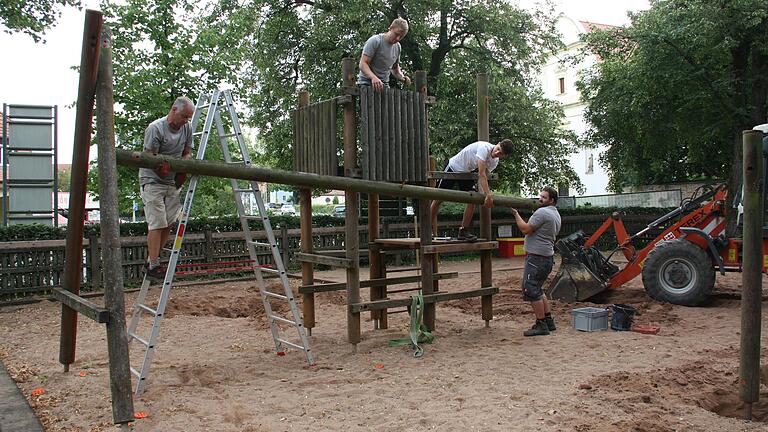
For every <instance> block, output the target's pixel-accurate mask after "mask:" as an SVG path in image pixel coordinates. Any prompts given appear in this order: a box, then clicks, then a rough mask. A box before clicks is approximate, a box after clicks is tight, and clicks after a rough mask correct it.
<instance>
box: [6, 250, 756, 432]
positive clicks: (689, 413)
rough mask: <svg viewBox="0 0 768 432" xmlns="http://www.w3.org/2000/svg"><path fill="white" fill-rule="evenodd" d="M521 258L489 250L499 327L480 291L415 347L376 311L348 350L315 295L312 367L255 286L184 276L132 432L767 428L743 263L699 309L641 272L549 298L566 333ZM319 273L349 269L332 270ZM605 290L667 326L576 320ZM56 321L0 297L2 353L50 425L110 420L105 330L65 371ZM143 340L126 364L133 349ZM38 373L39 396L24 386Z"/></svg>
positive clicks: (446, 311) (88, 336) (341, 314)
mask: <svg viewBox="0 0 768 432" xmlns="http://www.w3.org/2000/svg"><path fill="white" fill-rule="evenodd" d="M520 265H521V262H520V261H519V260H495V261H494V284H495V285H496V286H499V287H500V288H501V289H502V293H501V294H500V295H499V296H496V297H495V301H494V314H495V318H494V320H493V321H492V322H491V327H490V328H485V327H484V325H483V324H484V323H483V321H482V320H481V319H480V301H479V299H469V300H461V301H453V302H449V303H447V304H441V305H440V306H438V320H437V330H436V332H435V336H436V338H435V342H434V343H433V344H431V345H427V346H426V353H425V355H424V357H423V358H420V359H417V358H414V357H413V356H412V351H411V350H410V349H409V348H408V347H388V345H387V341H388V340H389V339H393V338H401V337H405V335H406V334H407V325H408V324H407V318H408V317H407V315H406V314H394V315H390V328H389V329H388V330H373V327H372V324H371V322H370V321H369V319H368V315H367V314H366V315H365V319H364V321H363V342H362V343H361V344H360V345H359V346H358V350H357V353H352V350H351V345H349V344H347V343H346V342H345V338H346V325H345V309H344V307H343V306H342V305H343V302H344V301H343V296H342V295H341V294H340V293H329V294H320V295H318V297H317V327H316V328H315V329H314V331H313V336H312V338H311V340H312V344H313V350H314V352H315V355H316V356H317V365H316V366H314V367H309V366H308V365H307V363H306V361H305V358H304V357H303V355H302V354H301V353H299V352H295V351H292V352H289V353H288V355H286V356H285V357H277V356H276V355H275V353H274V345H273V342H272V339H271V336H270V333H269V331H268V329H267V326H266V323H265V321H264V313H263V307H262V305H261V302H260V300H259V299H258V289H257V288H256V287H255V283H253V282H237V283H229V284H224V285H218V286H211V285H205V286H196V287H186V288H182V287H179V288H176V289H175V290H174V291H173V293H172V299H171V301H170V303H169V307H168V313H167V318H166V319H165V320H164V321H163V326H162V332H161V341H160V344H159V346H158V349H157V354H156V356H155V361H154V363H153V365H152V373H151V376H150V382H149V388H148V390H147V391H146V392H145V393H144V394H143V395H142V396H141V397H139V398H138V399H136V401H135V405H136V411H144V412H146V413H148V417H147V418H145V419H143V420H137V421H136V422H135V423H133V429H134V430H136V431H189V432H195V431H251V432H255V431H288V430H308V429H309V430H318V431H337V430H373V431H389V430H398V431H399V430H402V431H416V430H419V431H421V430H459V431H470V430H482V431H510V430H513V431H518V430H519V431H534V430H537V431H595V432H602V431H756V430H768V424H766V423H765V422H767V421H768V399H766V397H767V396H768V388H766V387H762V390H763V392H764V393H763V395H762V399H761V402H760V403H758V404H756V405H755V407H754V413H755V415H756V417H757V418H759V420H760V421H755V422H745V421H743V420H740V419H738V418H733V417H732V416H739V415H740V413H741V412H740V406H739V402H738V390H737V379H738V366H739V357H738V349H739V326H740V311H739V298H738V294H737V293H738V289H739V283H740V275H738V274H733V275H728V276H726V277H719V276H718V282H717V286H716V289H717V290H718V291H719V292H720V294H718V295H716V296H715V297H714V298H713V300H712V301H711V302H710V304H708V305H707V306H706V307H702V308H686V307H681V306H674V305H669V304H661V303H658V302H655V301H653V300H651V299H650V298H648V297H647V296H646V295H645V292H644V291H643V289H642V285H641V282H640V280H639V278H638V279H637V280H635V281H633V283H631V284H630V285H628V286H626V287H623V288H621V289H619V290H616V291H614V292H613V293H611V294H610V295H607V296H604V298H602V299H600V301H601V304H593V303H579V304H569V305H566V304H557V303H556V304H555V305H554V314H555V317H556V319H557V322H558V326H559V327H558V330H557V331H556V332H554V333H553V334H552V335H550V336H546V337H537V338H524V337H523V336H522V331H523V330H524V329H526V328H527V327H529V326H530V324H531V323H532V314H531V312H530V310H529V306H528V304H526V303H524V302H522V300H521V299H520V295H519V285H520V283H519V282H520V276H521V271H519V270H515V268H519V267H520ZM478 269H479V263H478V262H477V261H473V262H444V263H442V265H441V271H447V270H453V271H459V272H463V273H462V274H461V276H460V277H459V278H458V279H452V280H449V281H444V282H442V283H441V290H446V291H450V290H459V289H469V288H476V287H479V274H478V273H476V270H478ZM473 271H475V272H473ZM361 273H362V274H367V270H364V271H362V272H361ZM317 275H318V276H319V277H326V278H335V279H337V280H343V277H342V276H341V275H342V273H340V272H324V273H318V274H317ZM764 280H765V279H764ZM296 285H298V283H296ZM152 292H153V293H154V295H155V297H156V295H157V292H158V291H157V290H156V289H155V290H153V291H152ZM766 294H768V292H766ZM134 296H135V294H133V295H129V296H128V299H127V304H128V306H130V305H131V304H132V302H133V298H134ZM612 303H625V304H631V305H633V306H635V307H637V308H638V311H639V315H638V316H637V317H636V319H635V322H636V323H639V324H655V325H659V326H660V327H661V332H660V333H659V334H658V335H644V334H639V333H634V332H614V331H610V330H608V331H603V332H592V333H586V332H579V331H576V330H573V329H572V328H570V311H571V309H573V308H574V307H582V306H588V305H589V306H595V305H597V306H604V305H606V304H612ZM59 320H60V306H59V305H58V304H55V303H50V302H44V303H40V304H35V305H29V306H23V307H14V308H4V309H0V358H1V359H2V360H3V362H4V363H5V364H6V365H7V367H8V370H9V372H10V373H11V375H12V376H13V378H14V379H15V380H16V381H17V382H18V385H19V387H20V388H21V389H22V391H23V393H24V394H25V395H28V398H29V400H30V403H31V404H32V406H33V408H34V409H35V411H36V412H37V413H38V415H39V416H40V418H41V420H42V421H43V423H44V425H45V426H46V430H49V431H101V430H116V429H115V427H114V426H112V425H111V408H110V402H109V385H108V378H109V376H108V369H107V354H106V339H105V332H104V329H103V328H102V327H100V326H99V325H98V324H95V323H93V322H91V321H90V320H88V319H85V318H80V324H79V342H78V353H77V362H76V363H75V364H74V365H73V366H72V369H71V372H70V373H66V374H65V373H63V372H62V367H61V365H59V364H58V362H57V359H58V340H59V329H58V327H59ZM765 330H766V326H765V325H764V327H763V332H765ZM134 347H135V346H134ZM135 351H136V352H134V353H133V358H134V364H136V360H137V359H138V356H139V354H140V351H141V350H138V349H136V350H135ZM763 352H764V355H765V354H768V350H764V351H763ZM377 366H378V367H377ZM38 387H43V388H44V389H45V390H46V392H45V393H44V394H43V395H40V396H31V392H32V390H33V389H35V388H38ZM729 416H731V417H729Z"/></svg>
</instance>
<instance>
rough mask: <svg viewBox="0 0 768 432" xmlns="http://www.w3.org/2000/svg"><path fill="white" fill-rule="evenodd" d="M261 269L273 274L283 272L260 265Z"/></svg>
mask: <svg viewBox="0 0 768 432" xmlns="http://www.w3.org/2000/svg"><path fill="white" fill-rule="evenodd" d="M259 270H261V271H263V272H264V273H271V274H281V273H282V272H281V271H280V270H275V269H271V268H268V267H259Z"/></svg>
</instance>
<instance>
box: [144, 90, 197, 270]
mask: <svg viewBox="0 0 768 432" xmlns="http://www.w3.org/2000/svg"><path fill="white" fill-rule="evenodd" d="M194 112H195V104H194V102H192V100H191V99H189V98H187V97H183V96H182V97H179V98H176V101H174V103H173V106H172V107H171V110H170V112H169V113H168V115H167V116H165V117H161V118H159V119H157V120H155V121H153V122H152V123H150V125H149V126H148V127H147V130H146V131H145V132H144V151H145V152H148V153H151V154H153V155H158V154H159V155H163V156H171V157H177V158H178V157H182V158H188V157H189V155H190V154H191V153H192V127H191V126H190V124H189V120H190V119H191V118H192V115H193V114H194ZM185 179H186V175H185V174H183V173H178V174H177V173H174V172H173V171H171V170H170V167H169V166H168V165H167V164H164V165H163V166H161V167H160V168H158V169H154V170H153V169H149V168H140V169H139V184H140V185H141V200H142V201H143V202H144V215H145V216H146V219H147V249H148V257H147V264H146V266H147V267H146V272H147V276H148V277H149V278H151V279H155V280H162V279H163V278H164V277H165V268H163V267H161V266H160V249H161V248H162V246H163V245H164V244H165V243H166V242H167V241H168V238H169V237H170V227H171V226H172V225H173V224H174V223H175V222H176V221H177V220H178V218H179V212H180V211H181V202H180V201H179V189H181V186H182V185H183V184H184V180H185Z"/></svg>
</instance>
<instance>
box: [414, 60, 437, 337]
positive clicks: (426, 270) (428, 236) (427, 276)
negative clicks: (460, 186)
mask: <svg viewBox="0 0 768 432" xmlns="http://www.w3.org/2000/svg"><path fill="white" fill-rule="evenodd" d="M414 83H415V84H416V91H417V92H419V93H421V94H422V105H421V107H420V109H422V110H424V111H426V98H427V72H426V71H416V73H415V74H414ZM422 122H423V123H422V124H421V125H419V126H420V127H419V129H420V130H421V131H422V133H423V134H424V136H422V137H421V138H420V141H421V142H423V143H424V146H426V149H424V151H423V152H422V154H424V155H426V154H429V144H428V142H427V131H426V129H427V119H426V116H424V117H423V120H422ZM422 162H423V163H424V166H419V167H417V169H418V170H421V171H426V170H428V169H429V165H428V164H429V162H428V161H427V160H424V161H422ZM429 208H430V200H428V199H419V200H418V215H419V241H420V246H421V247H420V248H419V250H418V251H417V252H416V253H418V254H419V261H420V264H421V289H422V292H423V293H424V295H427V294H432V293H433V292H434V290H435V285H434V284H433V282H434V281H433V277H432V269H433V266H432V256H425V255H424V253H423V252H422V251H423V250H424V247H425V246H429V245H431V244H432V217H431V215H430V210H429ZM436 315H437V312H436V308H435V303H428V304H426V305H424V325H426V326H427V328H428V329H429V330H434V329H435V318H436Z"/></svg>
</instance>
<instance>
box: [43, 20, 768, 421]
mask: <svg viewBox="0 0 768 432" xmlns="http://www.w3.org/2000/svg"><path fill="white" fill-rule="evenodd" d="M110 46H111V36H110V32H109V29H108V28H103V21H102V14H101V13H100V12H96V11H92V10H87V11H86V14H85V28H84V36H83V45H82V58H81V65H80V82H79V92H78V100H77V116H76V125H75V140H74V149H73V163H72V178H71V182H72V183H71V198H70V208H69V214H70V217H69V220H70V223H69V226H68V230H67V246H66V248H67V254H66V265H65V274H64V278H63V286H64V287H63V288H61V289H54V294H53V297H54V298H55V299H56V300H58V301H60V302H61V303H62V316H61V339H60V354H59V362H60V363H61V364H63V365H64V370H65V371H68V370H69V366H70V365H71V364H72V363H73V362H74V360H75V348H76V342H77V318H78V314H83V315H84V316H87V317H88V318H91V319H92V320H94V321H96V322H98V323H103V324H106V332H107V348H108V354H109V373H110V389H111V396H112V397H111V401H112V411H113V421H114V423H115V424H118V425H121V426H122V427H124V428H125V427H127V424H128V423H129V422H132V421H134V410H133V394H132V386H131V372H130V364H129V352H128V338H127V334H126V321H125V308H124V292H123V280H122V271H120V270H119V269H120V266H121V256H120V245H119V241H120V240H119V215H118V211H117V209H118V205H117V203H118V200H117V164H120V165H124V166H131V167H148V168H156V167H157V166H158V165H159V164H161V163H167V164H168V165H169V166H170V168H171V169H172V170H173V171H177V172H186V173H190V174H197V175H211V176H219V177H227V178H236V179H243V180H255V181H269V182H277V183H283V184H291V185H295V186H298V187H300V188H301V191H300V199H301V230H302V242H301V244H302V252H301V254H300V255H299V259H300V261H301V262H302V285H301V287H300V293H301V294H302V295H303V308H304V309H303V314H304V321H305V325H306V327H307V328H308V329H312V328H314V327H315V326H316V322H315V304H314V294H315V293H318V292H327V291H336V290H346V309H347V340H348V342H349V343H351V344H352V345H353V349H354V347H356V345H357V344H358V343H359V342H360V340H361V313H363V312H368V311H370V312H371V314H372V318H373V319H372V321H373V325H374V328H375V329H384V328H387V326H388V320H387V314H388V310H389V309H392V308H395V307H401V306H405V305H407V304H409V303H410V298H408V297H401V298H390V295H393V294H398V293H406V292H408V291H412V290H413V289H399V290H398V289H392V290H390V289H389V287H391V286H394V285H398V284H403V283H414V282H418V283H420V289H421V290H422V291H423V293H424V300H425V303H426V306H425V314H424V322H425V324H426V326H427V327H428V328H429V329H430V330H431V329H434V328H435V318H436V308H435V305H436V303H437V302H441V301H446V300H452V299H461V298H471V297H480V299H481V305H482V312H481V314H482V319H483V320H484V321H485V323H486V326H487V325H488V323H489V321H490V320H491V319H492V317H493V295H494V294H496V293H498V288H497V287H493V286H492V267H491V254H492V251H493V249H495V248H496V247H497V243H496V242H495V241H493V240H492V239H491V238H490V237H491V223H490V222H491V218H490V210H489V209H487V208H481V209H480V236H479V237H480V238H479V239H478V241H477V242H474V243H463V242H455V241H435V240H433V238H432V228H433V227H432V226H431V218H430V217H429V203H430V200H432V199H438V200H441V201H454V202H463V203H473V204H481V203H483V201H484V199H485V197H484V195H483V194H480V193H474V192H460V191H448V190H438V189H435V188H433V187H429V186H430V181H431V180H434V179H436V178H440V176H441V175H442V176H447V175H446V174H441V173H437V172H435V171H434V167H431V166H430V162H429V133H428V114H429V112H428V106H429V102H430V98H429V97H428V96H427V77H426V73H425V72H423V71H420V72H417V73H416V76H415V78H416V80H415V83H416V91H415V92H409V91H399V90H391V89H390V90H386V91H384V92H380V93H374V92H371V91H369V90H370V89H365V88H364V89H360V88H358V87H356V86H355V85H354V77H355V65H354V60H352V59H344V60H343V62H342V73H343V86H342V93H343V94H342V95H341V96H339V97H337V98H334V99H332V100H330V101H322V102H319V103H317V104H312V105H310V103H309V95H308V94H307V93H304V92H302V93H300V94H299V104H298V105H299V106H298V109H297V110H296V112H295V113H294V146H295V147H294V152H295V161H294V162H295V165H294V168H295V171H291V172H287V171H278V170H270V169H266V168H258V167H245V166H230V165H227V164H224V163H215V162H209V161H199V160H182V159H174V158H167V157H158V156H152V155H148V154H144V153H140V152H130V151H125V150H118V149H116V148H115V136H114V114H113V110H114V99H113V95H112V81H113V77H112V64H111V50H110ZM489 100H490V97H489V94H488V76H487V75H485V74H479V75H478V77H477V138H478V140H485V141H488V140H489ZM94 102H96V109H97V122H98V136H97V141H98V146H99V155H98V156H99V159H98V164H99V181H100V206H101V216H102V221H101V241H102V245H103V247H102V257H103V261H104V269H105V271H104V292H105V294H104V306H100V305H97V304H95V303H93V302H91V301H89V300H87V299H85V298H83V297H81V296H80V295H79V289H80V273H81V271H82V253H79V252H80V251H81V250H82V245H83V220H84V218H83V213H84V210H85V209H84V202H85V193H86V189H87V188H86V184H87V174H88V149H89V146H90V143H91V135H92V129H93V128H92V118H93V114H94ZM338 106H341V107H342V116H343V131H342V136H343V151H342V152H341V153H339V151H338V148H337V141H338V140H337V131H336V128H335V125H336V116H337V109H336V108H337V107H338ZM358 106H359V107H360V113H361V114H360V119H359V122H358V118H357V114H356V111H357V107H358ZM358 123H359V124H360V128H359V130H360V135H361V140H360V142H361V146H362V155H363V158H362V159H363V160H362V163H361V162H360V161H359V160H358V158H357V154H358V140H357V137H356V135H357V131H358ZM744 143H745V149H748V150H749V149H752V150H754V149H755V148H757V144H759V143H758V141H757V136H756V135H755V134H752V135H749V136H747V135H746V134H745V138H744ZM340 154H341V155H342V156H343V161H344V163H343V167H342V170H341V173H342V175H339V167H338V162H337V161H338V157H339V155H340ZM748 154H749V155H751V156H750V157H752V156H753V155H754V154H756V152H754V151H750V152H747V151H745V160H746V158H747V156H748ZM753 159H756V158H753ZM750 163H751V162H750ZM747 166H748V164H746V163H745V173H746V172H747V171H746V170H747ZM749 166H750V167H751V166H753V165H749ZM749 169H753V168H749ZM755 172H757V170H755ZM457 176H460V175H457V174H453V175H451V177H452V178H460V177H457ZM465 176H471V174H470V175H465ZM463 178H468V177H463ZM750 178H751V177H747V176H746V175H745V182H746V183H747V185H748V186H749V184H750V183H749V182H748V180H749V179H750ZM313 188H322V189H339V190H344V191H345V199H346V207H347V209H349V210H352V209H357V208H358V206H359V194H360V193H361V192H364V193H367V194H368V215H369V217H368V228H369V232H370V241H369V243H370V247H369V260H370V269H369V272H370V273H369V276H370V278H369V279H368V280H365V281H361V280H360V265H359V261H360V260H359V252H360V251H359V249H360V248H359V235H358V228H359V221H358V215H357V214H356V212H355V211H347V212H346V214H345V223H346V241H345V245H344V246H345V248H344V257H338V256H335V255H331V254H321V253H315V251H314V250H313V245H312V223H311V221H312V213H311V195H312V189H313ZM754 189H755V188H754V187H752V189H750V190H754ZM380 196H400V197H410V198H415V199H417V200H418V205H417V206H416V207H417V208H418V212H417V214H418V216H419V237H418V238H408V239H404V238H396V239H392V238H381V237H380V229H379V228H380V227H379V225H380V217H379V216H380V215H379V197H380ZM494 203H495V205H497V206H507V207H515V208H529V209H530V208H533V207H534V205H535V204H534V203H533V202H532V201H531V200H527V199H521V198H513V197H504V196H496V197H494ZM751 217H752V216H750V218H751ZM750 220H751V219H750ZM400 249H412V250H415V251H416V253H417V256H418V258H419V263H420V267H419V270H420V275H418V276H404V277H390V276H388V273H387V267H386V263H387V262H386V257H387V253H388V252H390V251H393V250H400ZM447 252H478V253H479V254H480V286H479V287H478V288H473V289H470V290H466V291H459V292H441V291H440V289H439V280H441V279H445V278H451V277H455V276H454V274H451V273H440V272H439V268H438V259H437V257H438V255H439V254H440V253H447ZM752 255H755V256H757V255H756V254H752ZM755 262H757V261H755ZM753 264H754V263H752V262H751V261H750V265H753ZM315 265H330V266H333V267H340V268H344V269H345V270H346V281H345V282H338V283H323V284H315V280H314V266H315ZM256 271H258V269H256ZM746 273H747V272H745V274H746ZM749 276H750V277H754V272H752V273H750V275H749ZM756 281H757V283H754V282H755V281H753V282H752V283H751V284H750V289H749V290H746V289H745V296H744V298H745V303H747V304H750V305H752V306H751V312H752V313H751V316H753V318H754V317H755V316H756V317H757V318H756V319H752V320H751V321H748V322H746V324H744V326H743V328H744V329H745V330H750V331H744V332H743V336H742V338H746V337H751V338H755V337H756V338H757V340H756V341H752V342H751V343H743V345H744V346H748V347H752V348H753V349H752V351H754V348H755V347H756V349H757V351H756V352H753V353H752V354H757V355H756V356H755V355H750V358H757V359H759V323H760V321H759V313H760V300H759V299H760V290H759V288H760V286H759V281H760V280H759V279H756ZM361 288H370V296H369V299H367V300H364V299H363V298H362V296H361V294H360V291H361ZM755 328H757V329H758V331H753V330H754V329H755ZM745 335H748V336H745ZM755 335H756V336H755ZM752 363H754V362H752ZM752 363H750V364H748V365H745V366H744V370H745V371H746V372H745V373H743V375H742V377H741V378H742V381H741V384H740V385H741V386H742V389H741V390H742V392H743V393H744V394H743V396H744V398H745V400H748V399H749V400H756V396H754V394H756V392H757V388H758V387H759V379H757V378H756V376H757V372H756V371H757V368H756V367H755V365H754V364H752ZM758 365H759V362H758ZM747 366H748V367H747Z"/></svg>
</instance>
